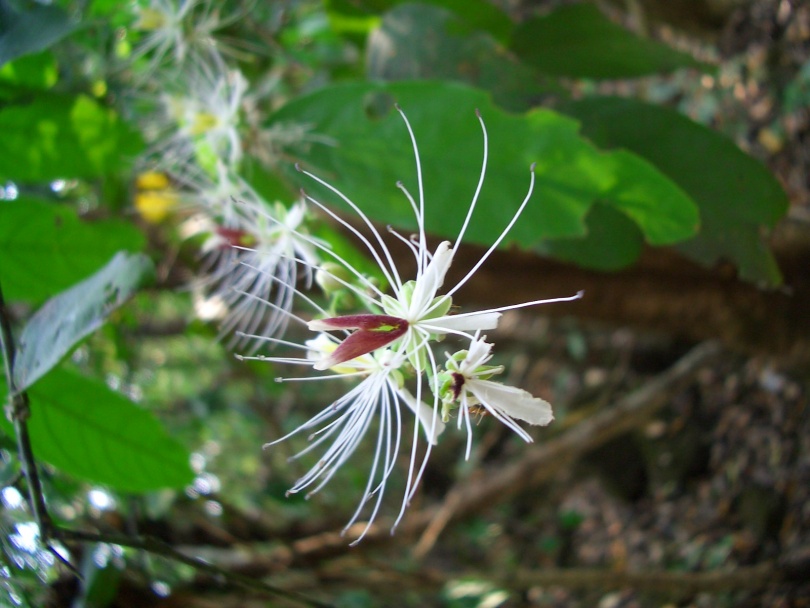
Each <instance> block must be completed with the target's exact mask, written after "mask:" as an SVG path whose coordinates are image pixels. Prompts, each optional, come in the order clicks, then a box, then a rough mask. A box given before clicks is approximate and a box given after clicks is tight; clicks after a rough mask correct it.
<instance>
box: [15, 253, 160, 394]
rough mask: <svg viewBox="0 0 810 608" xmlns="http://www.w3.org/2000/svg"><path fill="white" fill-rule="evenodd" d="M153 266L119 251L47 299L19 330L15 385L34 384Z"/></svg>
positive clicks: (149, 273) (141, 257) (22, 387)
mask: <svg viewBox="0 0 810 608" xmlns="http://www.w3.org/2000/svg"><path fill="white" fill-rule="evenodd" d="M153 270H154V268H153V265H152V262H151V260H149V258H147V257H146V256H145V255H143V254H127V253H124V252H121V253H118V254H117V255H116V256H115V257H114V258H113V259H112V260H110V262H109V263H108V264H107V265H106V266H105V267H104V268H102V269H101V270H99V271H98V272H97V273H95V274H94V275H93V276H91V277H90V278H88V279H85V280H84V281H82V282H81V283H78V284H77V285H74V286H73V287H71V288H70V289H68V290H66V291H63V292H62V293H60V294H59V295H57V296H54V297H53V298H51V299H50V300H48V301H47V302H45V304H44V305H43V306H42V308H40V309H39V310H38V311H37V312H36V314H35V315H34V316H33V317H31V319H30V320H29V321H28V323H27V324H26V325H25V328H24V329H23V331H22V334H21V335H20V340H19V345H18V351H17V357H16V359H15V360H14V383H15V385H16V387H17V390H25V389H26V388H27V387H29V386H31V385H32V384H33V383H34V382H36V381H37V380H38V379H39V378H41V377H42V376H43V375H45V374H46V373H48V371H50V370H51V368H53V367H54V366H55V365H56V364H57V363H59V361H60V360H61V359H62V357H64V356H65V355H66V354H67V353H68V352H70V350H71V349H72V348H73V347H74V346H75V345H76V343H77V342H79V341H80V340H82V339H83V338H84V337H85V336H87V335H89V334H91V333H92V332H93V331H95V330H96V329H98V328H99V327H100V326H101V324H102V323H104V321H105V320H106V319H107V317H108V316H109V314H110V313H111V312H112V311H114V310H115V309H116V308H118V307H119V306H121V304H123V303H124V302H126V301H127V300H128V299H129V297H130V296H131V295H132V293H133V292H134V291H135V290H136V289H138V288H139V287H140V286H141V285H142V284H143V283H144V281H146V280H147V279H149V278H151V276H152V273H153Z"/></svg>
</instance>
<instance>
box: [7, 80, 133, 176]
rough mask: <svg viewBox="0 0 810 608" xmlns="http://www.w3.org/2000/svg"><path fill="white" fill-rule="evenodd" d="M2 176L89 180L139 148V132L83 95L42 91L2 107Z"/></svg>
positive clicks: (111, 167) (117, 164) (107, 170)
mask: <svg viewBox="0 0 810 608" xmlns="http://www.w3.org/2000/svg"><path fill="white" fill-rule="evenodd" d="M0 133H2V134H3V136H2V137H0V179H10V180H12V181H17V182H42V181H48V180H53V179H59V178H74V177H80V178H91V177H98V176H101V175H104V174H105V173H107V172H110V171H113V170H115V169H117V168H119V167H120V166H121V165H122V163H124V162H126V161H127V160H129V159H130V158H134V156H135V155H136V154H137V153H138V152H139V150H140V149H141V147H142V141H141V139H140V137H139V135H138V134H137V133H136V132H134V131H133V130H132V129H130V128H129V126H127V125H126V124H124V123H122V122H121V121H120V120H119V119H118V116H117V114H116V113H115V112H114V111H113V110H111V109H109V108H105V107H103V106H101V105H100V104H98V103H97V102H96V101H94V100H93V99H91V98H89V97H86V96H84V95H79V96H78V97H68V96H63V95H57V94H41V95H38V96H37V97H36V99H34V100H33V101H31V102H30V103H16V104H14V105H6V106H5V107H3V108H2V109H0Z"/></svg>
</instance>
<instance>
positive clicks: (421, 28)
mask: <svg viewBox="0 0 810 608" xmlns="http://www.w3.org/2000/svg"><path fill="white" fill-rule="evenodd" d="M426 40H429V41H430V44H426V43H425V41H426ZM366 56H367V58H366V65H367V74H368V77H369V78H370V79H372V80H389V81H392V80H413V79H415V78H424V79H437V80H438V79H442V80H455V81H459V82H465V83H467V84H469V85H472V86H476V87H478V88H481V89H484V90H487V91H490V92H491V93H492V95H493V96H494V98H495V101H496V102H497V103H498V104H499V105H500V106H501V107H504V108H507V109H511V110H524V109H526V108H528V107H531V106H532V105H536V100H537V99H538V98H539V97H541V96H542V95H547V94H549V93H554V94H557V95H561V94H563V93H564V90H563V89H562V87H560V86H559V85H558V84H556V83H555V82H554V81H552V80H550V79H548V78H546V77H544V76H543V75H541V74H538V73H537V72H536V71H535V70H533V69H532V68H529V67H527V66H525V65H523V64H520V63H519V62H517V61H516V60H515V59H514V57H512V56H510V55H509V54H508V53H507V52H506V51H505V50H504V48H503V47H502V46H501V45H500V44H499V43H498V42H496V40H495V39H494V38H493V37H492V36H491V35H490V34H489V33H487V32H485V31H483V30H475V29H473V28H472V27H471V26H470V24H469V23H468V22H466V21H465V20H464V19H462V18H461V17H460V16H459V15H458V14H456V13H453V12H451V11H448V10H446V9H442V8H439V7H436V6H428V5H424V4H404V5H401V6H397V7H395V8H393V9H392V10H390V11H388V12H387V13H386V14H385V16H384V17H383V19H382V22H381V23H380V25H379V27H378V28H377V29H376V30H375V31H374V32H372V34H371V36H370V37H369V40H368V45H367V50H366Z"/></svg>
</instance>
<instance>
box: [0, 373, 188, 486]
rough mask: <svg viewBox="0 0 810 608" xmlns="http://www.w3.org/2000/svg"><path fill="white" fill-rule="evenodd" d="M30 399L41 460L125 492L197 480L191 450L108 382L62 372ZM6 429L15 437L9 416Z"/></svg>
mask: <svg viewBox="0 0 810 608" xmlns="http://www.w3.org/2000/svg"><path fill="white" fill-rule="evenodd" d="M0 388H4V387H3V386H0ZM3 392H5V391H3ZM28 396H29V399H30V402H31V417H30V418H29V419H28V432H29V435H30V437H31V445H32V446H33V448H34V456H35V457H36V458H37V459H38V460H43V461H45V462H47V463H49V464H51V465H53V466H55V467H56V468H58V469H60V470H62V471H64V472H65V473H69V474H71V475H74V476H76V477H78V478H80V479H85V480H87V481H90V482H94V483H101V484H105V485H108V486H110V487H112V488H115V489H116V490H120V491H121V492H148V491H151V490H157V489H160V488H181V487H183V486H184V485H186V484H187V483H189V482H190V481H191V480H192V479H193V473H192V471H191V468H190V466H189V454H188V451H187V450H186V449H185V448H184V447H183V446H182V445H180V444H179V443H178V442H177V441H176V440H174V439H173V438H172V437H170V436H169V435H168V434H167V433H166V431H165V430H164V429H163V427H162V425H161V424H160V422H159V421H158V420H157V419H156V418H155V417H154V415H152V414H151V413H150V412H148V411H146V410H144V409H142V408H140V407H138V406H137V405H135V404H134V403H132V402H131V401H130V400H129V399H126V398H125V397H124V396H122V395H121V394H119V393H116V392H114V391H112V390H111V389H109V388H108V387H107V386H105V385H104V384H102V383H100V382H96V381H94V380H91V379H88V378H84V377H82V376H79V375H78V374H75V373H73V372H69V371H66V370H62V369H57V370H54V371H53V372H51V373H50V374H48V375H47V376H46V377H45V378H43V379H42V380H41V381H40V382H37V384H36V385H35V386H33V387H31V388H30V389H29V391H28ZM3 397H4V398H5V395H3ZM2 426H3V428H4V429H6V430H7V432H9V433H10V434H13V432H14V430H13V427H12V426H11V424H10V423H9V422H8V421H7V420H6V419H5V417H3V419H2Z"/></svg>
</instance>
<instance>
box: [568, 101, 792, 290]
mask: <svg viewBox="0 0 810 608" xmlns="http://www.w3.org/2000/svg"><path fill="white" fill-rule="evenodd" d="M564 111H566V112H569V113H570V114H571V115H573V116H575V117H577V118H578V119H580V120H582V121H583V132H584V133H585V134H586V135H588V136H589V137H590V138H591V139H593V140H594V141H595V142H597V143H598V144H599V145H602V146H605V147H621V148H624V149H626V150H630V151H632V152H635V153H636V154H638V155H640V156H643V157H644V158H646V159H647V160H649V161H650V162H651V163H653V164H654V165H655V166H656V167H658V169H659V170H660V171H662V172H663V173H665V174H666V175H668V176H669V177H670V178H671V179H672V180H673V181H674V182H676V183H677V184H678V185H680V187H681V188H683V189H684V190H685V191H686V192H688V193H689V194H690V195H691V196H692V198H693V200H695V201H696V202H697V203H698V205H699V207H700V215H701V231H700V233H699V234H698V235H697V236H696V237H695V238H694V239H692V240H689V241H687V242H685V243H682V244H680V245H679V249H680V251H682V252H683V253H685V254H686V255H688V256H690V257H692V258H693V259H695V260H697V261H699V262H702V263H703V264H707V265H711V264H714V263H715V262H717V261H719V260H721V259H726V260H730V261H732V262H734V263H735V264H736V265H737V266H738V268H739V272H740V276H741V277H742V278H744V279H746V280H749V281H757V282H764V283H766V284H769V285H777V284H779V283H780V282H781V274H780V272H779V268H778V267H777V265H776V261H775V260H774V257H773V254H772V253H771V252H770V251H769V249H768V247H767V245H766V243H765V241H764V236H765V229H769V228H773V227H774V225H775V224H776V222H777V221H778V220H779V218H781V217H782V216H783V215H784V214H785V212H786V211H787V208H788V198H787V195H786V194H785V192H784V190H783V189H782V187H781V186H780V185H779V182H778V181H777V180H776V178H774V176H773V175H772V174H771V173H770V171H768V169H767V168H766V167H765V166H764V165H763V164H762V163H760V162H759V161H757V160H755V159H753V158H751V157H750V156H748V155H747V154H745V153H744V152H743V151H742V150H740V149H739V148H738V147H737V146H736V145H735V144H734V142H732V141H731V140H729V139H728V138H726V137H724V136H723V135H720V134H719V133H717V132H715V131H712V130H711V129H709V128H707V127H704V126H702V125H700V124H698V123H696V122H694V121H692V120H690V119H689V118H687V117H685V116H683V115H682V114H680V113H678V112H676V111H674V110H669V109H666V108H662V107H659V106H654V105H650V104H646V103H643V102H640V101H635V100H631V99H624V98H618V97H616V98H613V97H610V98H608V97H593V98H590V99H585V100H582V101H579V102H576V103H572V104H570V105H568V106H566V107H565V108H564Z"/></svg>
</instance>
